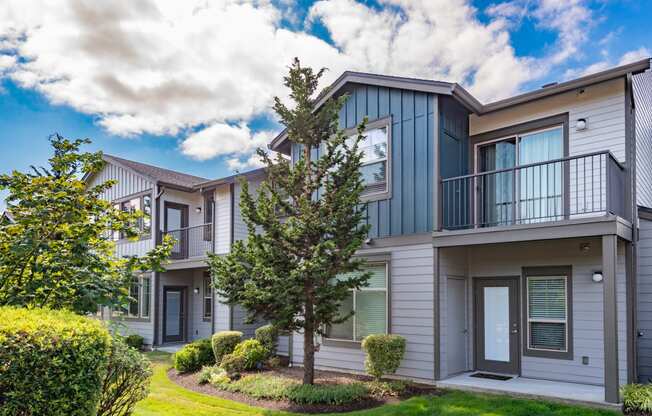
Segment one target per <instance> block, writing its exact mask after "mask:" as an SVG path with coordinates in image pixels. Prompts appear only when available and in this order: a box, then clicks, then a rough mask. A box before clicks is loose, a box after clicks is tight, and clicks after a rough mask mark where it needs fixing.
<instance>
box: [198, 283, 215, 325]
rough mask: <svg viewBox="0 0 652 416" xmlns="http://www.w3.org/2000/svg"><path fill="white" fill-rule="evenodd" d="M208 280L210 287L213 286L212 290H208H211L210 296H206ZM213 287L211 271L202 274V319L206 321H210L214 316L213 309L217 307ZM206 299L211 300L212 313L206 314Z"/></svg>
mask: <svg viewBox="0 0 652 416" xmlns="http://www.w3.org/2000/svg"><path fill="white" fill-rule="evenodd" d="M206 280H208V282H209V287H210V288H211V290H210V291H208V292H209V294H208V296H206ZM212 287H213V285H212V282H211V275H210V273H209V272H204V273H203V274H202V297H201V300H202V303H201V305H202V306H201V308H202V320H203V321H204V322H210V321H211V319H212V318H213V309H214V308H215V304H214V303H213V299H214V296H213V290H212ZM206 299H210V300H211V308H210V313H209V314H208V315H206Z"/></svg>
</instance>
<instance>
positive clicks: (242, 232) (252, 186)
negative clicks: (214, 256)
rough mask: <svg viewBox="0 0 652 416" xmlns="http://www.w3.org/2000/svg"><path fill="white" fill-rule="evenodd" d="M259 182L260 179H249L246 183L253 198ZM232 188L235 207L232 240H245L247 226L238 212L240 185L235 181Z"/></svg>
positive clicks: (239, 211)
mask: <svg viewBox="0 0 652 416" xmlns="http://www.w3.org/2000/svg"><path fill="white" fill-rule="evenodd" d="M261 182H262V180H261V179H250V180H249V182H248V184H249V194H251V195H253V196H254V197H255V195H256V193H257V192H258V187H259V186H260V183H261ZM233 187H234V190H233V193H234V198H233V204H234V205H235V206H234V209H233V240H234V241H238V240H245V239H246V238H247V225H246V224H245V223H244V220H243V219H242V211H241V210H240V195H241V194H242V185H240V182H239V181H236V183H235V184H234V186H233Z"/></svg>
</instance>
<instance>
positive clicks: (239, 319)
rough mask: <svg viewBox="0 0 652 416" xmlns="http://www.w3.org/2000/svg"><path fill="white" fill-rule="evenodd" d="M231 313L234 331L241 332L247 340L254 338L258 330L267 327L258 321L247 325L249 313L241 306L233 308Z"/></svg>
mask: <svg viewBox="0 0 652 416" xmlns="http://www.w3.org/2000/svg"><path fill="white" fill-rule="evenodd" d="M231 313H232V314H233V330H234V331H241V332H242V333H243V334H244V337H245V338H253V336H254V335H255V332H256V329H257V328H259V327H261V326H263V325H265V323H264V322H262V321H256V322H254V323H253V324H247V323H245V318H246V316H247V312H246V311H245V309H244V308H243V307H242V306H240V305H235V306H233V308H232V309H231Z"/></svg>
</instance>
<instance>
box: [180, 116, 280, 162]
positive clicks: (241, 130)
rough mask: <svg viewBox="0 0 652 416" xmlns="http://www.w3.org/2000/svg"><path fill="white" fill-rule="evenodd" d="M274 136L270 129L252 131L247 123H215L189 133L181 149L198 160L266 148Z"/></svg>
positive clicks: (241, 153)
mask: <svg viewBox="0 0 652 416" xmlns="http://www.w3.org/2000/svg"><path fill="white" fill-rule="evenodd" d="M274 136H275V134H274V133H272V132H268V131H259V132H256V133H252V132H251V130H250V129H249V127H247V126H246V125H245V124H240V125H237V126H232V125H229V124H225V123H215V124H213V125H211V126H209V127H206V128H204V129H201V130H199V131H198V132H196V133H192V134H191V135H189V136H188V137H187V138H186V139H185V140H184V142H183V143H182V144H181V151H182V152H183V153H184V154H185V155H187V156H190V157H192V158H193V159H197V160H208V159H212V158H214V157H216V156H224V155H243V154H250V153H252V152H254V151H255V150H256V149H257V148H263V149H264V148H266V146H267V143H269V141H270V140H271V139H272V138H273V137H274Z"/></svg>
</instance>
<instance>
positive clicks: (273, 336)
mask: <svg viewBox="0 0 652 416" xmlns="http://www.w3.org/2000/svg"><path fill="white" fill-rule="evenodd" d="M256 339H257V340H258V341H260V343H261V344H263V347H265V349H266V350H267V352H268V353H269V355H274V354H275V353H276V345H277V343H278V329H277V328H276V327H275V326H274V325H272V324H268V325H264V326H261V327H260V328H258V329H256Z"/></svg>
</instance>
